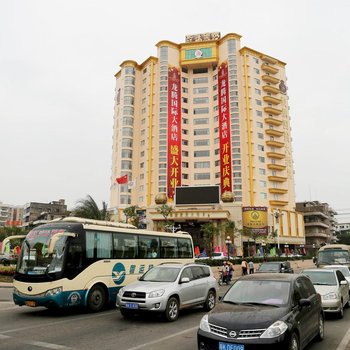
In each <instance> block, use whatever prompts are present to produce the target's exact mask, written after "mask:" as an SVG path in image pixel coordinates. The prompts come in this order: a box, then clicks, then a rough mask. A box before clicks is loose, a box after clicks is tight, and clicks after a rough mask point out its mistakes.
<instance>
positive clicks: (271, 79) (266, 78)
mask: <svg viewBox="0 0 350 350" xmlns="http://www.w3.org/2000/svg"><path fill="white" fill-rule="evenodd" d="M261 78H262V80H264V81H266V82H268V83H271V84H278V83H279V82H280V80H279V79H277V78H275V77H272V76H271V75H263V76H262V77H261Z"/></svg>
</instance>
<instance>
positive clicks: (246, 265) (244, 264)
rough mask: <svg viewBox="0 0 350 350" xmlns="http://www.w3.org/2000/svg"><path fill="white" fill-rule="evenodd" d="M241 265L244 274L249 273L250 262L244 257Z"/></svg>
mask: <svg viewBox="0 0 350 350" xmlns="http://www.w3.org/2000/svg"><path fill="white" fill-rule="evenodd" d="M241 267H242V276H244V275H246V274H247V273H248V263H247V262H246V261H245V260H244V259H243V260H242V263H241Z"/></svg>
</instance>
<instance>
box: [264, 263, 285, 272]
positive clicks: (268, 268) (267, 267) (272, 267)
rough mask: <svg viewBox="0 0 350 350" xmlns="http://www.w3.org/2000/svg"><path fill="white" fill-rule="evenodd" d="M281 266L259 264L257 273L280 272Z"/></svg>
mask: <svg viewBox="0 0 350 350" xmlns="http://www.w3.org/2000/svg"><path fill="white" fill-rule="evenodd" d="M280 266H281V264H279V263H278V264H270V263H268V264H261V265H260V267H259V272H263V271H273V272H279V271H280Z"/></svg>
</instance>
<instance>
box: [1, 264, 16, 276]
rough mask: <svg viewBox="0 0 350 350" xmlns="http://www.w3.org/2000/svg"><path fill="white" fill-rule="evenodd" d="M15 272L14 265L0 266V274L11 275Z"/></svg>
mask: <svg viewBox="0 0 350 350" xmlns="http://www.w3.org/2000/svg"><path fill="white" fill-rule="evenodd" d="M15 272H16V266H0V275H4V276H13V275H14V274H15Z"/></svg>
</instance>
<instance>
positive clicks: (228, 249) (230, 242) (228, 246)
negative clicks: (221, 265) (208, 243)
mask: <svg viewBox="0 0 350 350" xmlns="http://www.w3.org/2000/svg"><path fill="white" fill-rule="evenodd" d="M225 243H226V245H227V260H228V261H230V244H232V241H231V237H230V236H227V237H226V240H225Z"/></svg>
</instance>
